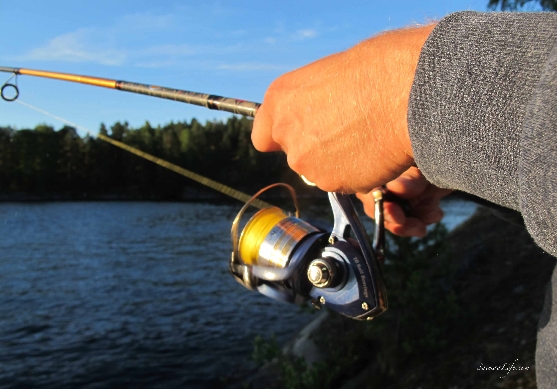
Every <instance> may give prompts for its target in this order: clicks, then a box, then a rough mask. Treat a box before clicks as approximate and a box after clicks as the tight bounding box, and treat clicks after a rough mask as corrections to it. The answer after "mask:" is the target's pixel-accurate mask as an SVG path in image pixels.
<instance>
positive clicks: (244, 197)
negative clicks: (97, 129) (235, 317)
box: [14, 99, 272, 209]
mask: <svg viewBox="0 0 557 389" xmlns="http://www.w3.org/2000/svg"><path fill="white" fill-rule="evenodd" d="M14 100H15V99H14ZM15 101H16V102H17V103H19V104H22V105H24V106H26V107H28V108H30V109H33V110H35V111H37V112H40V113H42V114H44V115H46V116H50V117H51V118H53V119H56V120H59V121H61V122H62V123H66V124H68V125H70V126H72V127H74V128H77V129H80V130H82V131H85V132H86V134H87V135H89V136H93V135H91V131H90V130H89V129H87V128H85V127H82V126H80V125H78V124H76V123H72V122H70V121H69V120H66V119H64V118H62V117H60V116H57V115H54V114H52V113H50V112H48V111H45V110H43V109H40V108H37V107H35V106H33V105H31V104H29V103H25V102H23V101H21V99H17V100H15ZM96 137H97V138H99V139H101V140H103V141H105V142H108V143H110V144H111V145H114V146H116V147H118V148H121V149H123V150H126V151H128V152H130V153H132V154H135V155H137V156H139V157H141V158H144V159H146V160H148V161H151V162H153V163H156V164H157V165H159V166H162V167H164V168H166V169H168V170H172V171H173V172H175V173H178V174H180V175H182V176H184V177H187V178H189V179H191V180H193V181H196V182H198V183H200V184H201V185H204V186H206V187H208V188H211V189H214V190H216V191H218V192H220V193H222V194H224V195H227V196H229V197H232V198H234V199H236V200H240V201H242V202H244V203H245V202H247V201H249V200H250V199H251V197H252V196H250V195H248V194H246V193H244V192H241V191H239V190H236V189H234V188H231V187H229V186H227V185H224V184H221V183H220V182H217V181H215V180H211V179H210V178H207V177H204V176H202V175H200V174H197V173H194V172H192V171H191V170H187V169H184V168H183V167H180V166H178V165H175V164H173V163H170V162H168V161H165V160H164V159H162V158H158V157H155V156H154V155H151V154H148V153H146V152H144V151H141V150H139V149H136V148H135V147H132V146H129V145H127V144H125V143H122V142H119V141H117V140H114V139H112V138H110V137H108V136H106V135H103V134H97V135H96ZM252 205H253V206H254V207H256V208H259V209H263V208H267V207H272V205H271V204H269V203H267V202H265V201H262V200H259V199H256V200H254V201H253V202H252Z"/></svg>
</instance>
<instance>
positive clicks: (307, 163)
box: [252, 25, 433, 193]
mask: <svg viewBox="0 0 557 389" xmlns="http://www.w3.org/2000/svg"><path fill="white" fill-rule="evenodd" d="M432 29H433V25H428V26H423V27H417V28H409V29H403V30H398V31H392V32H388V33H384V34H382V35H379V36H377V37H375V38H372V39H369V40H367V41H364V42H362V43H360V44H359V45H357V46H355V47H353V48H351V49H349V50H347V51H344V52H341V53H338V54H334V55H331V56H329V57H326V58H323V59H321V60H319V61H316V62H314V63H312V64H309V65H307V66H305V67H302V68H300V69H298V70H295V71H293V72H290V73H287V74H285V75H283V76H281V77H279V78H278V79H277V80H275V81H274V82H273V83H272V84H271V86H270V87H269V89H268V90H267V92H266V94H265V98H264V101H263V104H262V105H261V108H260V109H259V110H258V112H257V115H256V117H255V122H254V126H253V132H252V141H253V144H254V146H255V148H256V149H258V150H259V151H278V150H283V151H284V152H286V154H287V158H288V164H289V165H290V167H291V168H292V169H293V170H294V171H296V172H297V173H298V174H301V175H304V176H305V177H306V178H307V179H308V180H310V181H312V182H314V183H315V184H316V185H317V186H318V187H319V188H321V189H323V190H325V191H329V192H333V191H334V192H344V193H354V192H369V191H370V190H371V189H373V188H374V187H377V186H379V185H382V184H384V183H385V182H388V181H390V180H393V179H394V178H396V177H398V176H399V175H400V174H401V173H402V172H404V171H405V170H406V169H408V167H410V166H411V165H412V164H413V155H412V148H411V145H410V139H409V136H408V128H407V119H406V117H407V111H408V98H409V95H410V88H411V86H412V82H413V78H414V72H415V69H416V66H417V62H418V58H419V54H420V51H421V48H422V46H423V44H424V42H425V40H426V39H427V37H428V35H429V33H430V32H431V30H432Z"/></svg>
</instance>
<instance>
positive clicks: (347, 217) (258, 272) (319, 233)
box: [229, 183, 387, 320]
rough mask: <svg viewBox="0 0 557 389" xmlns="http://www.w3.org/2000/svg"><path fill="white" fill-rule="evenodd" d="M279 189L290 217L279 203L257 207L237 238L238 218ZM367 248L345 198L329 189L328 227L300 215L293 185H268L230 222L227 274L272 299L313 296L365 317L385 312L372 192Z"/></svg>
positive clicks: (378, 193) (378, 196)
mask: <svg viewBox="0 0 557 389" xmlns="http://www.w3.org/2000/svg"><path fill="white" fill-rule="evenodd" d="M277 186H282V187H285V188H287V189H288V191H289V193H290V195H291V197H292V200H293V202H294V205H295V208H296V214H295V215H294V216H290V215H288V214H287V213H286V212H284V211H283V210H282V209H280V208H278V207H267V208H263V209H262V210H260V211H258V212H257V213H256V214H255V215H253V216H252V217H251V219H249V221H248V222H247V223H246V224H245V226H244V228H243V230H242V232H241V234H240V237H239V239H238V229H239V224H240V219H241V218H242V216H243V215H244V213H245V211H246V209H247V208H248V207H249V206H250V205H251V204H252V203H253V201H255V200H256V199H257V198H258V197H259V196H260V195H261V194H262V193H263V192H265V191H267V190H269V189H271V188H274V187H277ZM373 194H374V198H375V227H376V228H375V237H374V243H373V246H372V244H371V242H370V241H369V238H368V235H367V233H366V231H365V229H364V227H363V226H362V224H361V222H360V220H359V218H358V216H357V214H356V211H355V209H354V205H353V204H352V201H351V200H350V198H349V197H348V195H343V194H340V193H329V194H328V195H329V202H330V204H331V208H332V210H333V215H334V224H333V227H332V230H330V231H328V230H327V229H323V228H320V227H317V226H314V225H312V224H310V223H308V222H306V221H304V220H302V219H300V218H299V207H298V202H297V199H296V194H295V192H294V189H293V188H292V187H291V186H289V185H287V184H282V183H279V184H273V185H270V186H268V187H266V188H264V189H262V190H260V191H259V192H258V193H257V194H255V195H254V196H253V197H252V198H251V199H250V200H249V201H248V202H247V203H246V204H245V205H244V207H243V208H242V209H241V210H240V212H239V213H238V215H237V216H236V218H235V219H234V222H233V223H232V231H231V237H232V246H233V251H232V258H231V260H230V266H229V269H230V272H231V273H232V275H233V276H234V277H235V278H236V280H237V281H238V282H239V283H240V284H242V285H244V286H245V287H246V288H248V289H251V290H256V291H258V292H260V293H262V294H264V295H266V296H268V297H271V298H273V299H275V300H280V301H285V302H289V303H296V304H300V303H303V302H306V301H308V300H311V302H312V304H313V305H314V306H315V307H316V308H321V307H322V306H324V305H325V306H327V307H329V308H330V309H332V310H333V311H336V312H338V313H341V314H343V315H345V316H348V317H350V318H353V319H359V320H371V319H373V318H374V317H375V316H378V315H379V314H381V313H382V312H384V311H385V310H386V309H387V292H386V290H385V285H384V283H383V276H382V273H381V265H382V263H381V262H382V261H383V255H384V254H383V248H384V226H383V195H384V192H383V190H381V189H378V190H375V192H374V193H373Z"/></svg>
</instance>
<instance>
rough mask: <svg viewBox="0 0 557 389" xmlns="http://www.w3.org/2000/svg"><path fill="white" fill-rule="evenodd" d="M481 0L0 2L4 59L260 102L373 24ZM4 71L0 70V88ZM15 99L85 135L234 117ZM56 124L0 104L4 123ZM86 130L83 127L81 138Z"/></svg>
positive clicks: (36, 88) (68, 95)
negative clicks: (103, 128) (123, 125)
mask: <svg viewBox="0 0 557 389" xmlns="http://www.w3.org/2000/svg"><path fill="white" fill-rule="evenodd" d="M487 1H488V0H434V1H424V2H420V1H407V0H398V1H383V0H377V1H373V0H368V1H348V0H344V1H302V0H298V1H289V0H281V1H273V2H270V1H268V2H265V1H261V0H260V1H196V2H193V1H166V0H158V1H156V2H155V1H141V0H135V1H119V0H112V1H105V0H96V1H94V2H93V1H89V2H85V1H70V0H67V1H61V0H58V1H55V0H53V1H25V0H18V1H13V2H8V1H3V2H2V11H1V13H0V66H10V67H26V68H34V69H44V70H52V71H61V72H70V73H78V74H86V75H92V76H98V77H106V78H114V79H120V80H126V81H134V82H141V83H145V84H155V85H161V86H168V87H172V88H179V89H186V90H190V91H196V92H203V93H211V94H218V95H222V96H229V97H237V98H240V99H245V100H252V101H258V102H260V101H262V99H263V96H264V93H265V90H266V88H267V86H268V85H269V84H270V83H271V82H272V80H273V79H275V78H276V77H278V76H279V75H281V74H282V73H285V72H287V71H289V70H293V69H295V68H297V67H300V66H302V65H304V64H306V63H309V62H312V61H314V60H317V59H319V58H321V57H323V56H326V55H328V54H332V53H335V52H338V51H341V50H344V49H346V48H348V47H350V46H352V45H354V44H356V43H358V42H359V41H361V40H363V39H365V38H367V37H370V36H372V35H373V34H376V33H378V32H380V31H384V30H387V29H393V28H398V27H403V26H408V25H412V24H415V23H424V22H427V21H429V20H432V19H439V18H441V17H443V16H445V15H447V14H449V13H451V12H455V11H459V10H478V11H485V10H486V5H487ZM8 78H9V75H8V74H7V73H0V84H3V83H4V81H5V80H7V79H8ZM18 84H19V87H20V98H21V100H22V101H24V102H26V103H29V104H32V105H34V106H37V107H39V108H41V109H43V110H46V111H49V112H52V113H54V114H56V115H58V116H61V117H64V118H65V119H67V120H70V121H72V122H74V123H76V124H79V125H80V126H83V127H85V128H88V129H90V130H91V131H92V133H96V132H98V129H99V125H100V123H101V122H104V123H106V124H107V125H111V124H113V123H114V122H116V121H118V120H120V121H124V120H127V121H129V122H130V124H131V125H132V126H140V125H142V124H143V123H144V122H145V121H149V122H150V123H151V124H152V125H154V126H156V125H164V124H165V123H168V122H170V121H179V120H188V121H189V120H191V119H192V118H193V117H195V118H197V119H198V120H201V121H205V120H212V119H223V118H226V117H228V116H230V114H227V113H221V112H216V111H210V110H207V109H205V108H201V107H195V106H189V105H186V104H181V103H177V102H172V101H167V100H160V99H155V98H151V97H147V96H141V95H133V94H129V93H124V92H119V91H114V90H109V89H103V88H96V87H91V86H85V85H77V84H71V83H66V82H61V81H54V80H45V79H40V78H36V77H29V76H20V77H19V78H18ZM38 123H48V124H52V125H54V126H55V127H56V128H60V127H61V126H62V125H63V124H62V123H60V122H57V121H56V120H54V119H51V118H49V117H47V116H44V115H41V114H40V113H37V112H35V111H32V110H30V109H29V108H26V107H24V106H22V105H20V104H17V103H6V102H4V101H0V126H5V125H10V126H12V127H16V128H29V127H34V126H35V125H36V124H38ZM82 134H83V133H82Z"/></svg>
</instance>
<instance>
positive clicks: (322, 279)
mask: <svg viewBox="0 0 557 389" xmlns="http://www.w3.org/2000/svg"><path fill="white" fill-rule="evenodd" d="M336 269H337V268H336V266H335V264H334V263H333V262H332V260H330V259H328V258H320V259H314V260H313V261H312V262H311V263H310V264H309V267H308V273H307V274H308V279H309V281H310V282H311V283H312V284H313V286H316V287H318V288H326V287H328V286H331V285H332V284H333V282H334V281H335V277H336V275H337V274H336V273H337V271H336Z"/></svg>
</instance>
